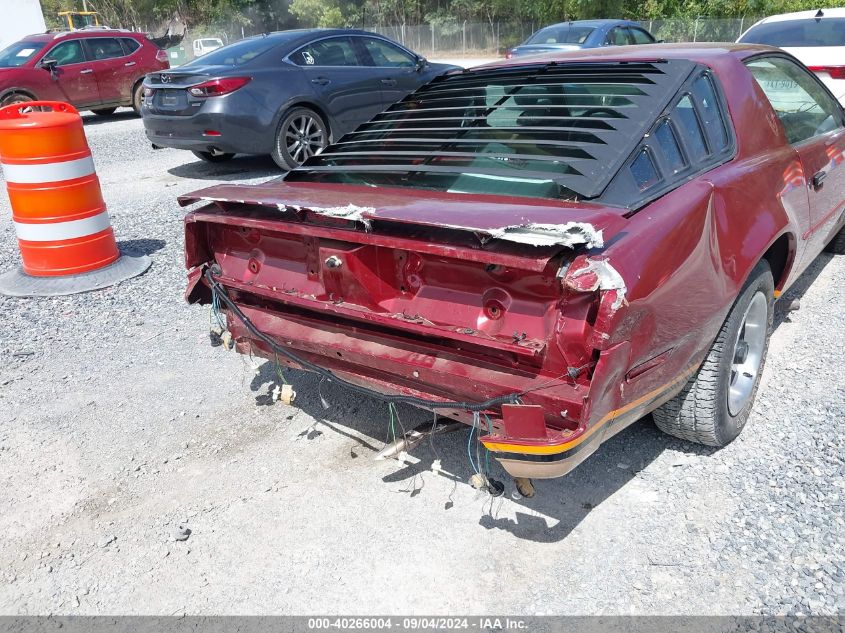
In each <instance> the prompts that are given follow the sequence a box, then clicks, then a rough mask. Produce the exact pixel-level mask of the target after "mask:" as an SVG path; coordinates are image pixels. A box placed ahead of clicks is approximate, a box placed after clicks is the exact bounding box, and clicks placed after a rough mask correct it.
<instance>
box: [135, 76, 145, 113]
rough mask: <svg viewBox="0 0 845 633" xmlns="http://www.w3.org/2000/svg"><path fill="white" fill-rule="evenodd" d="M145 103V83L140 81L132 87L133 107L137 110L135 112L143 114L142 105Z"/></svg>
mask: <svg viewBox="0 0 845 633" xmlns="http://www.w3.org/2000/svg"><path fill="white" fill-rule="evenodd" d="M143 103H144V83H143V82H141V81H139V82H138V83H137V84H135V87H134V88H132V109H133V110H135V114H137V115H139V116H140V114H141V106H142V105H143Z"/></svg>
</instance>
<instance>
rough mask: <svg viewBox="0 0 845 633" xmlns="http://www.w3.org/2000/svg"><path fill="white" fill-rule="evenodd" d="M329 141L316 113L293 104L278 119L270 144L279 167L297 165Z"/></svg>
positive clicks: (321, 149) (284, 167) (322, 123)
mask: <svg viewBox="0 0 845 633" xmlns="http://www.w3.org/2000/svg"><path fill="white" fill-rule="evenodd" d="M328 144H329V130H328V128H327V127H326V124H325V122H324V121H323V119H322V118H321V117H320V115H319V114H317V113H316V112H314V111H313V110H309V109H308V108H294V109H293V110H290V111H289V112H288V113H287V114H285V116H283V117H282V120H281V121H280V122H279V127H278V128H276V141H275V144H274V145H273V153H272V156H273V160H274V161H276V164H277V165H278V166H279V167H281V168H282V169H293V168H294V167H299V166H300V165H301V164H302V163H304V162H305V161H306V160H307V159H309V158H311V157H312V156H314V155H315V154H319V153H320V152H321V151H323V148H325V147H326V145H328Z"/></svg>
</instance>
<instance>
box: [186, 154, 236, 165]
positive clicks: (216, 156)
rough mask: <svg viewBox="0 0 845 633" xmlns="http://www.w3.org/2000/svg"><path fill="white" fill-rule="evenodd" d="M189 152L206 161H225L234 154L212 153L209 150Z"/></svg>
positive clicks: (230, 158)
mask: <svg viewBox="0 0 845 633" xmlns="http://www.w3.org/2000/svg"><path fill="white" fill-rule="evenodd" d="M191 154H193V155H194V156H196V157H197V158H200V159H202V160H204V161H205V162H207V163H225V162H226V161H227V160H232V159H233V158H234V157H235V155H234V154H212V153H211V152H191Z"/></svg>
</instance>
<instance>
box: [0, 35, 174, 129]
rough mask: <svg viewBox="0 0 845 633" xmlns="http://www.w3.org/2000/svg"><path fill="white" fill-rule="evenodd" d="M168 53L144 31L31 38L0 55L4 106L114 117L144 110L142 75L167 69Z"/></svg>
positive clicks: (0, 103)
mask: <svg viewBox="0 0 845 633" xmlns="http://www.w3.org/2000/svg"><path fill="white" fill-rule="evenodd" d="M169 67H170V64H169V63H168V61H167V53H166V52H165V51H163V50H161V49H160V48H158V47H157V46H156V45H155V44H153V43H152V42H150V41H149V40H148V39H147V37H146V36H145V35H144V34H143V33H135V32H132V31H119V30H112V29H92V30H81V31H70V32H61V33H40V34H38V35H28V36H27V37H25V38H24V39H22V40H20V41H19V42H15V43H14V44H12V45H11V46H8V47H7V48H5V49H3V50H2V51H0V106H5V105H9V104H11V103H21V102H25V101H35V100H45V101H65V102H67V103H70V104H72V105H73V106H75V107H76V108H77V109H80V110H82V109H85V110H93V111H94V112H95V113H96V114H111V113H112V112H114V111H115V109H116V108H118V107H120V106H131V107H132V108H134V109H135V112H138V113H140V111H141V100H142V98H143V89H142V86H141V84H142V82H143V79H144V75H146V74H147V73H149V72H154V71H157V70H164V69H166V68H169Z"/></svg>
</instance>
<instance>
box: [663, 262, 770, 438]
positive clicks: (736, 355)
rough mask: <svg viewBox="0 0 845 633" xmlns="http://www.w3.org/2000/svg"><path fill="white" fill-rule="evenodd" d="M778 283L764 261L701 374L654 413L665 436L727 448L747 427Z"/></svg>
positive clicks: (737, 302) (722, 331)
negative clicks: (666, 434)
mask: <svg viewBox="0 0 845 633" xmlns="http://www.w3.org/2000/svg"><path fill="white" fill-rule="evenodd" d="M773 295H774V281H773V280H772V272H771V269H770V268H769V265H768V263H767V262H765V261H761V262H760V263H758V264H757V266H755V268H754V270H753V271H752V272H751V275H750V276H749V279H748V281H747V282H746V284H745V286H744V287H743V289H742V292H741V293H740V295H739V298H737V300H736V302H735V303H734V305H733V307H732V308H731V310H730V312H729V313H728V317H727V319H725V322H724V324H723V325H722V329H721V330H719V335H718V336H717V337H716V340H715V341H714V342H713V345H712V347H711V348H710V351H709V352H708V354H707V357H706V358H705V360H704V363H702V365H701V367H700V368H699V369H698V372H697V373H696V374H695V375H694V376H693V377H692V378H691V379H690V381H689V382H688V383H687V384H686V386H685V387H684V388H683V390H682V391H681V392H680V393H679V394H678V395H677V396H675V397H674V398H672V399H671V400H669V401H668V402H667V403H665V404H664V405H663V406H661V407H659V408H658V409H656V410H655V411H653V412H652V417H653V418H654V422H655V424H656V425H657V428H659V429H660V430H661V431H664V432H665V433H668V434H670V435H674V436H675V437H679V438H681V439H684V440H688V441H690V442H696V443H698V444H705V445H707V446H725V445H727V444H729V443H730V442H731V441H732V440H733V439H734V438H736V436H737V435H739V434H740V432H741V431H742V429H743V427H744V426H745V422H746V420H748V415H749V414H750V412H751V407H752V405H753V404H754V397H755V396H756V395H757V388H758V387H759V385H760V376H761V374H762V373H763V366H764V365H765V362H766V352H767V351H768V347H769V336H770V335H771V331H772V315H773V314H774V310H773V309H772V297H773Z"/></svg>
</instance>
